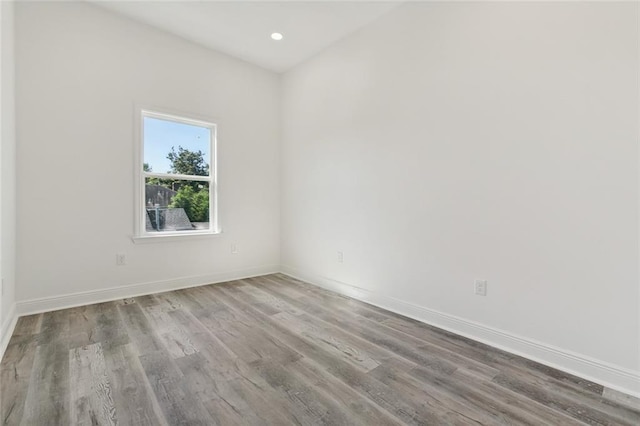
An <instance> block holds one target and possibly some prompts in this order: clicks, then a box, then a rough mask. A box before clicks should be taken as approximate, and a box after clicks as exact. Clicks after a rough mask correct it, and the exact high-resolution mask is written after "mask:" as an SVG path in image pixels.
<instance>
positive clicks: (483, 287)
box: [474, 280, 487, 296]
mask: <svg viewBox="0 0 640 426" xmlns="http://www.w3.org/2000/svg"><path fill="white" fill-rule="evenodd" d="M474 290H475V293H476V294H477V295H478V296H486V295H487V280H476V282H475V286H474Z"/></svg>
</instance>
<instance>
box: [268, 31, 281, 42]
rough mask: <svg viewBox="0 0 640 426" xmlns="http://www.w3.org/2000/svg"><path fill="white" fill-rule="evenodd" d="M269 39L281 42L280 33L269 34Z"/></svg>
mask: <svg viewBox="0 0 640 426" xmlns="http://www.w3.org/2000/svg"><path fill="white" fill-rule="evenodd" d="M271 38H272V39H274V40H278V41H279V40H282V34H280V33H273V34H271Z"/></svg>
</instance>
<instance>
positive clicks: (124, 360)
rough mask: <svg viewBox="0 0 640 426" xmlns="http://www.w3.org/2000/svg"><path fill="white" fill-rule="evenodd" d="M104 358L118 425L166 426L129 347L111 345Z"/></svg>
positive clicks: (140, 366) (141, 370) (136, 359)
mask: <svg viewBox="0 0 640 426" xmlns="http://www.w3.org/2000/svg"><path fill="white" fill-rule="evenodd" d="M115 313H117V312H115ZM104 358H105V364H106V368H107V371H108V372H109V379H110V382H111V388H112V395H113V400H114V404H115V407H116V412H117V418H118V423H119V424H126V425H132V426H156V425H160V426H167V425H168V424H167V422H166V420H165V418H164V416H163V414H162V410H161V409H160V406H159V404H158V402H157V401H156V399H155V396H154V394H153V390H152V389H151V386H150V385H149V383H148V382H147V379H146V377H145V374H144V371H143V369H142V365H141V364H140V360H139V359H138V355H137V353H136V350H135V349H133V347H132V345H131V344H123V345H110V346H109V347H107V348H105V349H104Z"/></svg>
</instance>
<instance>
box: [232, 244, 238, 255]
mask: <svg viewBox="0 0 640 426" xmlns="http://www.w3.org/2000/svg"><path fill="white" fill-rule="evenodd" d="M231 253H232V254H237V253H238V245H237V244H236V243H231Z"/></svg>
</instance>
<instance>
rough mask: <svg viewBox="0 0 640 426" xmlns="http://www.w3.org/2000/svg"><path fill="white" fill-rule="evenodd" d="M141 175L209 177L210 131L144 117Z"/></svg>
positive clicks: (199, 127) (205, 128)
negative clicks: (163, 174) (145, 173)
mask: <svg viewBox="0 0 640 426" xmlns="http://www.w3.org/2000/svg"><path fill="white" fill-rule="evenodd" d="M143 126H144V171H147V172H156V173H174V174H175V173H177V174H183V175H195V176H209V159H210V158H211V129H209V128H208V127H201V126H195V125H191V124H184V123H176V122H175V121H169V120H162V119H159V118H152V117H143Z"/></svg>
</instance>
